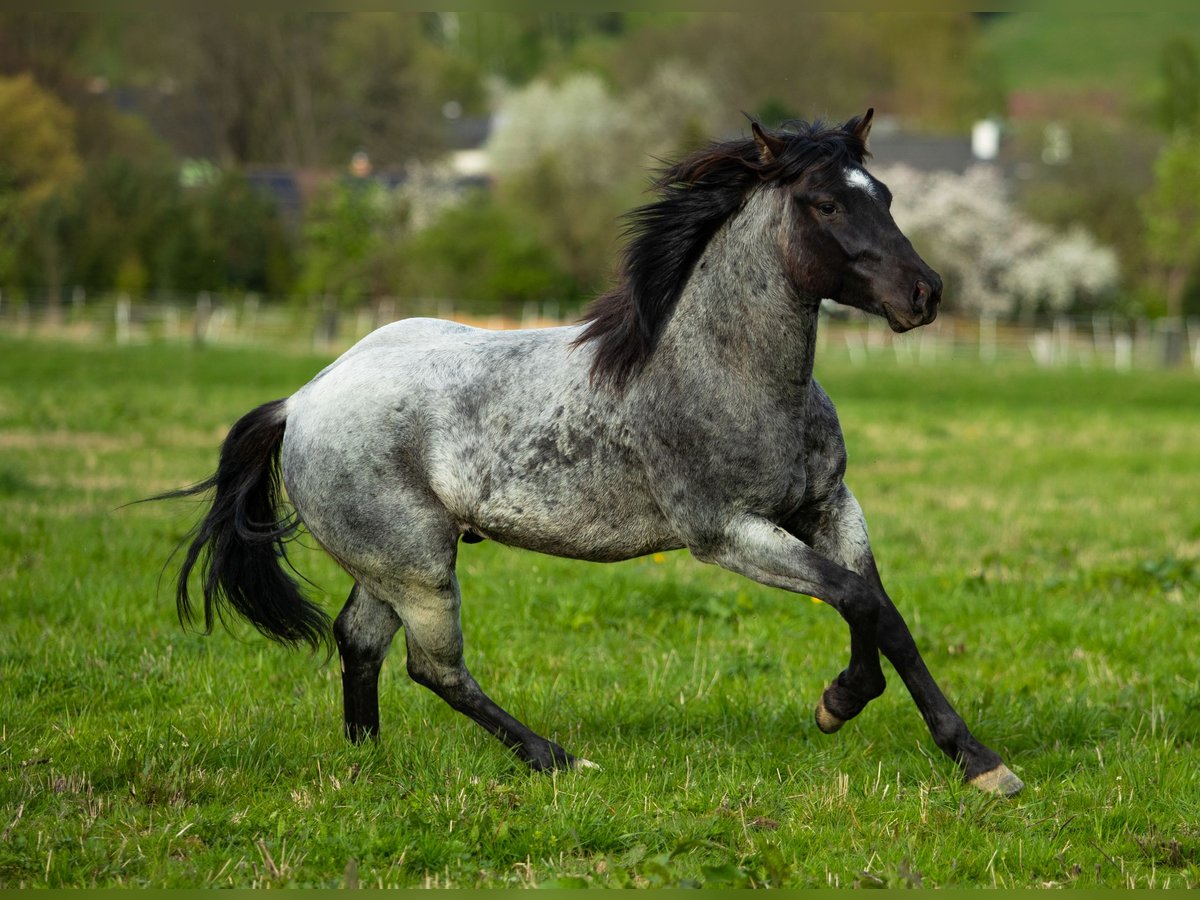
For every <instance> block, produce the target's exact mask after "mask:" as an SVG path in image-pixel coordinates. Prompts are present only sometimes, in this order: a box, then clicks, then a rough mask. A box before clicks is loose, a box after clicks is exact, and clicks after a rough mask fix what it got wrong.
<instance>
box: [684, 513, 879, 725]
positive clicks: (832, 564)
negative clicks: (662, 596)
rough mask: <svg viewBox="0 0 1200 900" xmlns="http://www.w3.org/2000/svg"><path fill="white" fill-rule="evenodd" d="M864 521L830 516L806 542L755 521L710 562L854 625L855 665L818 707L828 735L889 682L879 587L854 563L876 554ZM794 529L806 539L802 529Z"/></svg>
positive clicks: (744, 526)
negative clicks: (803, 598)
mask: <svg viewBox="0 0 1200 900" xmlns="http://www.w3.org/2000/svg"><path fill="white" fill-rule="evenodd" d="M850 500H851V503H853V498H850ZM854 509H857V504H854ZM849 512H851V511H850V510H849V509H848V510H847V513H849ZM861 520H862V516H861V514H859V515H858V517H857V520H856V519H855V518H854V516H852V515H845V516H841V515H837V514H836V513H827V514H825V515H823V516H822V517H821V519H820V526H821V527H819V528H808V529H804V530H803V533H804V537H805V539H806V540H807V543H805V542H804V541H801V540H799V539H798V538H797V537H796V536H795V534H793V533H790V532H789V531H787V530H784V529H783V528H780V527H779V526H776V525H774V524H772V523H770V522H768V521H766V520H765V519H758V518H749V517H748V518H745V519H743V520H742V521H740V522H739V523H738V524H737V525H736V526H735V527H734V529H733V530H732V531H731V532H730V535H729V540H728V541H727V542H726V544H725V545H724V546H723V547H722V548H721V550H720V551H719V552H718V553H715V554H708V555H706V556H705V557H703V558H711V559H712V561H713V562H715V563H717V564H718V565H720V566H723V567H724V568H726V569H730V570H732V571H734V572H737V573H739V574H741V575H745V576H746V577H748V578H753V579H754V580H755V581H759V582H762V583H763V584H769V585H771V586H772V587H780V588H783V589H785V590H789V591H796V592H798V593H803V594H811V595H812V596H814V597H819V598H820V599H822V600H824V601H825V602H827V603H828V604H829V605H830V606H832V607H833V608H834V609H836V610H837V611H838V612H839V613H840V614H841V616H842V618H844V619H845V620H846V623H847V624H848V625H849V626H850V663H849V665H848V666H847V667H846V669H845V670H844V671H843V672H842V673H841V674H840V675H838V677H837V678H836V679H834V681H833V683H832V684H830V685H829V687H828V688H826V689H825V692H824V694H823V695H822V697H821V701H820V703H819V704H818V705H817V711H816V719H817V726H818V727H819V728H820V729H821V730H822V731H824V732H825V733H826V734H831V733H832V732H834V731H837V730H838V729H839V728H841V727H842V725H843V724H845V722H847V721H848V720H849V719H852V718H854V717H855V716H856V715H858V714H859V713H860V712H861V711H862V709H863V707H865V706H866V705H867V704H868V703H869V702H870V701H871V700H873V699H875V698H876V697H878V696H879V695H880V694H882V693H883V690H884V687H886V684H887V683H886V681H885V680H884V677H883V670H882V668H881V667H880V665H879V647H878V645H877V643H876V635H877V633H878V630H879V626H878V617H879V609H880V603H879V597H878V593H877V589H876V588H875V586H874V585H873V584H872V583H871V581H870V580H869V579H867V578H864V577H863V576H864V573H863V572H862V571H861V570H860V569H859V567H857V566H856V565H854V562H855V561H857V560H858V559H859V558H860V557H861V556H862V554H863V553H864V552H865V553H866V555H867V556H870V549H869V547H868V545H867V543H866V529H865V528H864V527H862V525H861ZM792 530H793V531H794V532H795V533H802V532H801V529H799V528H795V529H792Z"/></svg>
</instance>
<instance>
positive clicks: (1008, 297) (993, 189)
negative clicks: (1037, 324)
mask: <svg viewBox="0 0 1200 900" xmlns="http://www.w3.org/2000/svg"><path fill="white" fill-rule="evenodd" d="M874 172H875V175H876V176H877V177H879V178H880V179H882V180H883V181H884V182H886V183H887V184H888V186H889V187H890V188H891V189H892V193H893V194H894V195H895V198H896V199H895V202H894V205H893V207H892V214H893V215H894V216H895V219H896V223H897V224H898V225H899V226H900V228H901V229H902V230H903V231H905V232H906V233H907V234H909V235H910V236H911V237H912V238H913V241H914V243H915V244H916V245H917V247H918V249H919V250H920V251H921V253H922V254H923V255H924V256H925V257H926V259H927V260H928V262H929V263H930V265H932V266H933V267H934V268H935V269H937V270H938V271H939V272H940V273H941V274H942V276H943V278H944V279H945V280H946V282H947V290H946V303H947V306H948V307H950V308H952V309H955V310H958V311H962V312H974V313H979V314H984V315H992V316H1017V315H1020V314H1029V313H1034V312H1039V311H1047V312H1063V311H1066V310H1069V309H1072V308H1074V307H1077V306H1079V305H1082V304H1085V303H1092V304H1098V303H1102V302H1103V301H1105V300H1106V299H1107V298H1108V296H1109V295H1111V293H1112V292H1113V290H1114V289H1115V288H1116V286H1117V280H1118V277H1119V270H1118V266H1117V257H1116V254H1115V253H1114V252H1113V250H1112V249H1111V248H1109V247H1105V246H1102V245H1101V244H1099V243H1098V242H1097V241H1096V239H1095V238H1094V237H1092V236H1091V235H1090V234H1089V233H1088V232H1087V231H1086V230H1085V229H1084V228H1083V227H1082V226H1075V227H1072V228H1070V229H1068V230H1066V231H1063V232H1059V231H1056V230H1054V229H1052V228H1050V227H1049V226H1046V225H1043V224H1041V223H1039V222H1035V221H1033V220H1032V219H1030V218H1029V217H1028V216H1026V215H1024V214H1023V213H1021V212H1020V210H1018V209H1017V208H1016V207H1015V206H1014V205H1013V204H1012V202H1011V200H1010V198H1009V195H1008V191H1007V190H1006V188H1005V184H1004V181H1003V179H1002V178H1001V176H1000V174H999V173H998V172H997V171H996V170H995V169H994V168H992V167H990V166H975V167H972V168H971V169H968V170H967V171H966V172H965V173H964V174H962V175H958V174H955V173H953V172H918V171H917V170H915V169H913V168H911V167H909V166H903V165H896V166H887V167H877V168H874Z"/></svg>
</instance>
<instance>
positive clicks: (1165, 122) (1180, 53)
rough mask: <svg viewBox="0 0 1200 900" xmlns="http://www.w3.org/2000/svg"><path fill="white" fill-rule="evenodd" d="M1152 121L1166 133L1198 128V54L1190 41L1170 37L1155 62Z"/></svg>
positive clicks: (1199, 116) (1199, 59)
mask: <svg viewBox="0 0 1200 900" xmlns="http://www.w3.org/2000/svg"><path fill="white" fill-rule="evenodd" d="M1159 72H1160V75H1159V81H1158V97H1157V98H1156V102H1155V104H1154V112H1155V118H1156V119H1157V120H1158V124H1159V126H1160V127H1161V128H1162V129H1163V130H1164V131H1166V132H1167V133H1168V134H1170V133H1171V132H1174V131H1182V130H1192V131H1195V130H1197V129H1200V55H1197V53H1196V42H1195V40H1194V39H1192V38H1189V37H1185V36H1183V35H1175V36H1173V37H1171V38H1170V39H1169V40H1167V42H1166V43H1165V44H1164V45H1163V49H1162V54H1161V57H1160V61H1159Z"/></svg>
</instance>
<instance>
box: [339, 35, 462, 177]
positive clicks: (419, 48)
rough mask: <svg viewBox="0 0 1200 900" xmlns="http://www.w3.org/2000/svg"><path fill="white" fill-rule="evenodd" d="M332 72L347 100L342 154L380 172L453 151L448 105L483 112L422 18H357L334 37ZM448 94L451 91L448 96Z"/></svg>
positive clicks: (343, 108)
mask: <svg viewBox="0 0 1200 900" xmlns="http://www.w3.org/2000/svg"><path fill="white" fill-rule="evenodd" d="M331 41H332V44H331V47H330V50H329V54H330V71H331V74H332V76H333V77H334V78H335V79H336V83H337V85H338V91H339V93H340V94H341V95H342V96H343V97H351V98H353V102H352V103H343V104H341V105H340V107H339V110H340V111H339V114H338V116H337V118H336V122H337V125H336V128H337V135H338V152H339V155H341V156H343V157H344V158H347V159H348V158H349V157H350V154H351V153H352V152H354V151H355V150H356V149H358V148H360V147H361V148H363V149H365V150H366V151H367V153H368V154H369V155H370V157H371V159H372V160H373V161H374V162H375V163H376V164H382V165H398V164H402V163H405V162H408V161H409V160H410V159H425V158H428V157H430V156H434V155H437V154H438V153H440V152H441V151H442V150H443V149H444V148H445V146H446V137H447V136H446V119H445V118H444V116H443V114H442V107H443V104H445V103H446V102H449V101H454V102H457V103H458V104H459V105H460V108H461V107H462V106H464V105H476V104H477V103H478V101H479V96H480V94H481V93H482V88H480V87H479V83H478V80H477V79H476V80H473V78H472V73H470V72H469V71H468V70H466V69H465V68H464V67H463V66H462V65H461V64H460V63H458V62H457V61H456V60H455V58H454V57H453V56H452V55H451V54H449V53H447V52H445V51H443V50H441V49H440V48H439V47H437V46H436V45H435V43H434V42H433V41H431V40H430V39H429V37H428V35H427V31H426V29H425V27H424V21H423V19H422V17H421V16H420V15H417V14H414V13H354V14H352V15H349V16H347V17H346V18H344V19H341V20H340V21H339V22H338V23H337V25H336V27H335V28H334V30H333V34H332V36H331ZM447 89H448V90H447Z"/></svg>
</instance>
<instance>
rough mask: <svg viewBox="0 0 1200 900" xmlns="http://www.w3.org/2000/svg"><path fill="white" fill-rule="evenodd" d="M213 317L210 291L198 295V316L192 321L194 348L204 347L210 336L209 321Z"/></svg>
mask: <svg viewBox="0 0 1200 900" xmlns="http://www.w3.org/2000/svg"><path fill="white" fill-rule="evenodd" d="M211 317H212V297H210V296H209V295H208V291H201V292H200V293H199V294H197V295H196V316H195V318H194V319H193V320H192V346H194V347H202V346H203V345H204V340H205V338H206V337H207V336H208V320H209V319H210V318H211Z"/></svg>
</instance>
